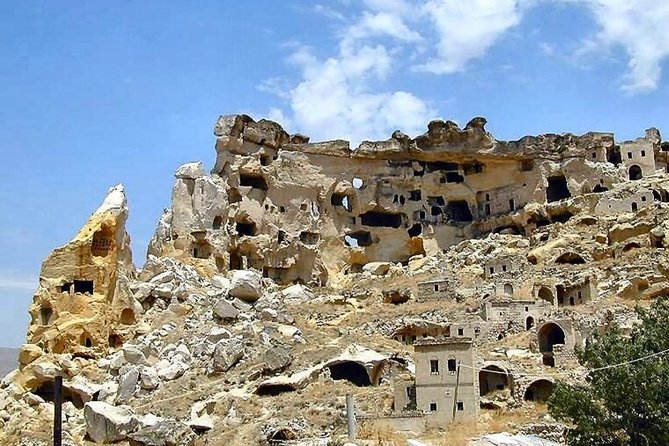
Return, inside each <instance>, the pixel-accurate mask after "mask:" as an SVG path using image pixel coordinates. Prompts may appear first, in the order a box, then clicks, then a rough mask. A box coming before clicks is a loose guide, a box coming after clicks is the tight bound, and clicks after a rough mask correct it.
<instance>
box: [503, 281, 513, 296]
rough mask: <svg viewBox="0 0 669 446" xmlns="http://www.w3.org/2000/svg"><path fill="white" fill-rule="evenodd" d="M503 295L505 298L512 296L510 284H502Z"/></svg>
mask: <svg viewBox="0 0 669 446" xmlns="http://www.w3.org/2000/svg"><path fill="white" fill-rule="evenodd" d="M504 294H505V295H506V296H513V285H511V284H510V283H505V284H504Z"/></svg>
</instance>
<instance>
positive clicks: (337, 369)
mask: <svg viewBox="0 0 669 446" xmlns="http://www.w3.org/2000/svg"><path fill="white" fill-rule="evenodd" d="M327 367H328V368H329V369H330V377H332V379H334V380H340V379H345V380H346V381H349V382H351V383H353V384H355V385H356V386H358V387H364V386H371V385H372V381H371V380H370V379H369V374H368V373H367V369H366V368H365V367H364V366H363V365H361V364H359V363H357V362H355V361H343V362H338V363H336V364H331V365H328V366H327Z"/></svg>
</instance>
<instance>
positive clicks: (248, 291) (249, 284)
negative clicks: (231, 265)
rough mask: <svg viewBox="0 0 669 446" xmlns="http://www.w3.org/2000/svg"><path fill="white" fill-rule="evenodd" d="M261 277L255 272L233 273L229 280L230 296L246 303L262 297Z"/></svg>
mask: <svg viewBox="0 0 669 446" xmlns="http://www.w3.org/2000/svg"><path fill="white" fill-rule="evenodd" d="M262 291H263V285H262V277H260V275H259V274H258V273H256V272H255V271H233V272H232V274H231V278H230V291H229V293H230V295H231V296H233V297H237V298H239V299H242V300H244V301H247V302H255V301H256V300H258V299H259V298H260V296H262Z"/></svg>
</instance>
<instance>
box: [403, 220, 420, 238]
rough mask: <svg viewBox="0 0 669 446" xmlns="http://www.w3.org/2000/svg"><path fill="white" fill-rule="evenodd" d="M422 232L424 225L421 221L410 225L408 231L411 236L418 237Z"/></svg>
mask: <svg viewBox="0 0 669 446" xmlns="http://www.w3.org/2000/svg"><path fill="white" fill-rule="evenodd" d="M422 232H423V226H422V225H421V224H420V223H416V224H415V225H413V226H412V227H410V228H409V230H408V231H407V233H408V234H409V237H418V236H419V235H420V234H421V233H422Z"/></svg>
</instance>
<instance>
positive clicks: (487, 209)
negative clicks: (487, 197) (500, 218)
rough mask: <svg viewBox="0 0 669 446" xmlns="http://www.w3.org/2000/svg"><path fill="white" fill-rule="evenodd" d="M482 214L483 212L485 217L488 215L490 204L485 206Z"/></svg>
mask: <svg viewBox="0 0 669 446" xmlns="http://www.w3.org/2000/svg"><path fill="white" fill-rule="evenodd" d="M484 212H485V214H486V215H490V203H486V204H485V206H484Z"/></svg>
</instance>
